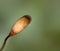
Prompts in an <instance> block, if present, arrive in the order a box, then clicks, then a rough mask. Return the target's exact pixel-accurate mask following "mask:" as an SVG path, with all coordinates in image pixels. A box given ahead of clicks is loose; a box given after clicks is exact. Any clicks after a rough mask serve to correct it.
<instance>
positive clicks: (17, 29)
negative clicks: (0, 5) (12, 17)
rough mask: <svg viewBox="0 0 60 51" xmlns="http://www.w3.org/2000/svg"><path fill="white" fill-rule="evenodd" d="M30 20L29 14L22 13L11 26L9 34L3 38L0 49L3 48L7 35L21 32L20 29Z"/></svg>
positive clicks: (0, 50)
mask: <svg viewBox="0 0 60 51" xmlns="http://www.w3.org/2000/svg"><path fill="white" fill-rule="evenodd" d="M30 22H31V16H29V15H24V16H22V17H21V18H20V19H18V20H17V21H16V23H15V24H14V25H13V26H12V28H11V31H10V33H9V35H8V36H7V37H6V38H5V40H4V43H3V45H2V47H1V49H0V51H2V50H3V48H4V47H5V44H6V41H7V39H8V38H9V37H11V36H14V35H16V34H18V33H19V32H21V31H22V30H24V28H26V27H27V26H28V24H29V23H30Z"/></svg>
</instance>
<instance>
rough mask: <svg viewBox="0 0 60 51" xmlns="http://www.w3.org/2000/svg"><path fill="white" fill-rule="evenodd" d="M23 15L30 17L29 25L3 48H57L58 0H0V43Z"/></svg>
mask: <svg viewBox="0 0 60 51" xmlns="http://www.w3.org/2000/svg"><path fill="white" fill-rule="evenodd" d="M23 15H30V16H31V17H32V21H31V23H30V25H29V26H28V27H27V28H26V29H25V30H24V31H22V32H21V33H18V34H17V35H15V36H13V37H10V38H9V39H8V41H7V43H6V46H5V48H4V49H3V51H60V0H0V47H1V46H2V44H3V41H4V39H5V37H6V36H7V35H8V34H9V32H10V29H11V27H12V25H13V24H14V23H15V22H16V20H17V19H19V18H20V17H22V16H23Z"/></svg>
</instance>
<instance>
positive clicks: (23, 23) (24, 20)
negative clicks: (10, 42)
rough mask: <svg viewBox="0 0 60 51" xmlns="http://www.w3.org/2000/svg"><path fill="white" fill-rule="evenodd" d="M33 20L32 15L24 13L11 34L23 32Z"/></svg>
mask: <svg viewBox="0 0 60 51" xmlns="http://www.w3.org/2000/svg"><path fill="white" fill-rule="evenodd" d="M30 22H31V16H29V15H24V16H23V17H21V18H20V19H18V20H17V21H16V23H15V24H14V25H13V27H12V28H11V31H10V33H9V34H10V36H12V35H15V34H17V33H19V32H21V31H22V30H23V29H24V28H25V27H26V26H27V25H28V24H29V23H30Z"/></svg>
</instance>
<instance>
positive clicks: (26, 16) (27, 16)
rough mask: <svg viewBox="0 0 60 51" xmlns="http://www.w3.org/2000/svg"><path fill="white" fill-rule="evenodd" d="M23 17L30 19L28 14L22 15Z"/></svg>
mask: <svg viewBox="0 0 60 51" xmlns="http://www.w3.org/2000/svg"><path fill="white" fill-rule="evenodd" d="M23 17H25V18H27V19H28V20H30V21H31V16H30V15H24V16H23Z"/></svg>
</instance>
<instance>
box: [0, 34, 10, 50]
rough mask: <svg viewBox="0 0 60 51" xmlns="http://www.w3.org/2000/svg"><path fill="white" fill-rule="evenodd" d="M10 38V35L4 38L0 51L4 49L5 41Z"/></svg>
mask: <svg viewBox="0 0 60 51" xmlns="http://www.w3.org/2000/svg"><path fill="white" fill-rule="evenodd" d="M9 37H10V35H8V36H7V37H6V38H5V40H4V42H3V45H2V47H1V49H0V51H2V50H3V49H4V47H5V44H6V41H7V39H8V38H9Z"/></svg>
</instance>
